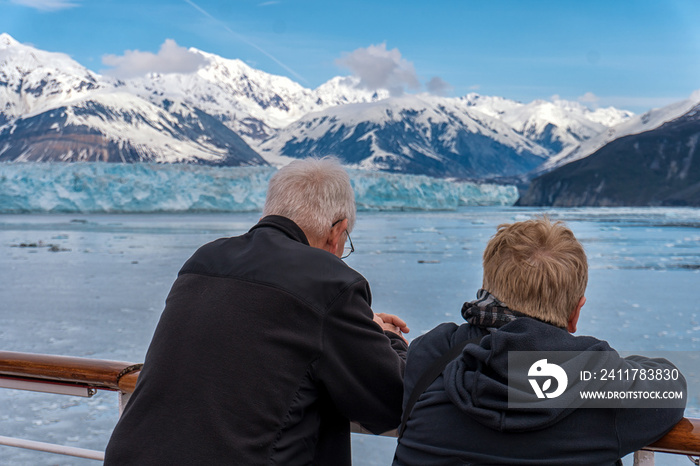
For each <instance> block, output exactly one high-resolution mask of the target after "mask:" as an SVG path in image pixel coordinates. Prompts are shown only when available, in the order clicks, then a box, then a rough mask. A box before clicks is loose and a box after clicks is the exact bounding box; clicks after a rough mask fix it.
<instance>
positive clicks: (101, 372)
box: [0, 351, 700, 456]
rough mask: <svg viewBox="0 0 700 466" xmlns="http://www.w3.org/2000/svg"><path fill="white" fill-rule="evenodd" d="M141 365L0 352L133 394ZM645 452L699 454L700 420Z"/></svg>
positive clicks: (46, 374)
mask: <svg viewBox="0 0 700 466" xmlns="http://www.w3.org/2000/svg"><path fill="white" fill-rule="evenodd" d="M139 367H140V365H136V364H133V363H129V362H120V361H107V360H103V359H88V358H76V357H71V356H54V355H47V354H33V353H17V352H13V351H0V377H5V378H17V379H23V380H32V381H42V382H47V383H70V384H78V385H84V386H88V387H91V388H98V389H103V390H118V391H120V392H122V393H132V392H133V391H134V387H135V386H136V381H137V379H138V375H139V370H138V369H139ZM644 450H649V451H656V452H662V453H676V454H683V455H695V456H697V455H700V419H696V418H683V419H682V420H681V421H680V422H679V423H678V424H676V426H675V427H674V428H673V429H672V430H671V431H670V432H669V433H668V434H666V435H665V436H664V437H663V438H661V439H660V440H658V441H656V442H654V443H652V444H651V445H648V446H647V447H645V448H644Z"/></svg>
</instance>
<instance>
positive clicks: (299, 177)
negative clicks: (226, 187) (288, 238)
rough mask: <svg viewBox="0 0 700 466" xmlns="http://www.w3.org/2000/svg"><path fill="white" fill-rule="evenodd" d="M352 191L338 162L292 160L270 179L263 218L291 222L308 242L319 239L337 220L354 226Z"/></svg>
mask: <svg viewBox="0 0 700 466" xmlns="http://www.w3.org/2000/svg"><path fill="white" fill-rule="evenodd" d="M355 209H356V207H355V192H354V191H353V189H352V185H351V184H350V177H349V176H348V173H347V172H346V171H345V169H344V168H343V167H342V165H341V164H340V162H339V161H338V159H336V158H334V157H324V158H322V159H316V158H308V159H303V160H295V161H293V162H292V163H290V164H289V165H286V166H284V167H282V168H281V169H280V170H279V171H278V172H277V173H275V174H274V175H273V176H272V178H271V179H270V184H269V185H268V187H267V197H266V199H265V207H264V208H263V215H281V216H283V217H287V218H288V219H290V220H293V221H294V222H295V223H296V224H297V225H299V227H300V228H301V229H302V230H303V231H304V233H305V234H306V235H307V236H308V237H310V238H311V239H321V238H323V237H324V236H325V235H326V234H328V232H329V231H330V229H331V225H333V223H334V222H337V221H338V220H343V219H346V218H347V219H348V228H347V229H348V232H351V231H352V228H353V226H354V225H355Z"/></svg>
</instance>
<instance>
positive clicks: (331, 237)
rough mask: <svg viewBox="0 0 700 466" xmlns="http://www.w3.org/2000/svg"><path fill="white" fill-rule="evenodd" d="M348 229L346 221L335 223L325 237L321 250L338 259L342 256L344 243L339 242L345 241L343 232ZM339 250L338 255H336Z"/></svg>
mask: <svg viewBox="0 0 700 466" xmlns="http://www.w3.org/2000/svg"><path fill="white" fill-rule="evenodd" d="M347 228H348V219H347V218H346V219H344V220H342V221H340V222H338V223H336V224H335V225H334V226H333V227H332V228H331V231H330V233H329V234H328V236H327V237H326V242H325V244H324V247H323V248H322V249H325V250H326V251H328V252H330V253H331V254H335V255H336V256H338V257H340V256H342V255H343V248H344V247H345V242H344V241H341V240H344V239H345V230H347ZM338 249H340V253H338Z"/></svg>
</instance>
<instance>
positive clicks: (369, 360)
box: [105, 216, 406, 466]
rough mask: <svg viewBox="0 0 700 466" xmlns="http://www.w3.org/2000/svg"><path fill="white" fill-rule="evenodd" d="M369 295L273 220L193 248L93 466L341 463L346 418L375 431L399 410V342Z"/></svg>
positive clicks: (358, 280)
mask: <svg viewBox="0 0 700 466" xmlns="http://www.w3.org/2000/svg"><path fill="white" fill-rule="evenodd" d="M329 227H330V225H329ZM370 301H371V297H370V290H369V286H368V284H367V281H366V280H365V279H364V278H363V277H362V276H361V275H360V274H359V273H357V272H356V271H354V270H353V269H351V268H350V267H348V266H347V265H346V264H345V263H344V262H343V261H341V260H340V259H338V258H337V257H336V256H334V255H333V254H330V253H328V252H326V251H323V250H321V249H317V248H313V247H310V246H309V244H308V240H307V238H306V237H305V235H304V233H303V231H302V230H301V229H300V228H299V227H298V226H297V225H296V224H295V223H293V222H292V221H290V220H288V219H286V218H283V217H279V216H269V217H266V218H264V219H262V220H261V221H260V223H258V224H257V225H256V226H255V227H253V228H252V229H251V230H250V231H249V232H248V233H247V234H245V235H242V236H239V237H234V238H224V239H219V240H217V241H214V242H212V243H209V244H207V245H205V246H203V247H202V248H200V249H199V250H198V251H197V252H196V253H195V254H194V255H193V256H192V257H191V258H190V259H189V260H188V261H187V262H186V263H185V265H184V266H183V268H182V270H181V271H180V273H179V275H178V278H177V280H176V281H175V283H174V285H173V287H172V290H171V291H170V294H169V296H168V298H167V300H166V307H165V310H164V311H163V315H162V316H161V319H160V322H159V323H158V327H157V329H156V331H155V334H154V336H153V340H152V342H151V345H150V347H149V349H148V352H147V355H146V360H145V363H144V367H143V370H142V372H141V374H140V376H139V381H138V384H137V386H136V390H135V392H134V393H133V395H132V397H131V400H130V401H129V403H128V404H127V406H126V410H125V412H124V413H123V416H122V417H121V419H120V420H119V423H118V424H117V426H116V428H115V430H114V433H113V434H112V438H111V439H110V442H109V445H108V447H107V451H106V461H105V464H106V465H107V466H110V465H111V466H115V465H119V466H121V465H127V464H138V465H152V464H163V465H166V464H167V465H172V464H206V465H215V464H240V465H252V464H280V465H294V464H328V465H331V464H332V465H343V464H349V463H350V435H349V420H353V421H357V422H359V423H360V424H362V425H363V426H364V427H366V428H368V429H370V430H372V431H374V432H376V433H379V432H382V431H386V430H389V429H392V428H395V427H396V426H397V425H398V423H399V421H400V415H401V397H402V393H403V380H402V379H403V370H404V365H405V363H404V360H405V351H406V345H405V343H404V342H403V341H402V340H401V339H400V338H399V337H398V336H396V335H393V334H390V333H385V332H382V330H381V328H380V327H379V326H378V325H377V324H376V323H375V322H373V320H372V310H371V309H370Z"/></svg>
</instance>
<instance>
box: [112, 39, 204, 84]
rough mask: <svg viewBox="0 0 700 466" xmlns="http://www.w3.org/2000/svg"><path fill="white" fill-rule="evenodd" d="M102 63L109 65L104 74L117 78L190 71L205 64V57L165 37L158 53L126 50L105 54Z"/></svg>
mask: <svg viewBox="0 0 700 466" xmlns="http://www.w3.org/2000/svg"><path fill="white" fill-rule="evenodd" d="M102 63H104V64H105V65H107V66H111V67H112V69H109V70H105V71H104V73H105V74H109V75H111V76H115V77H118V78H133V77H136V76H143V75H145V74H147V73H192V72H194V71H197V70H198V69H199V68H201V67H202V66H204V65H205V64H206V59H205V58H204V57H203V56H201V55H199V54H197V53H194V52H190V51H189V50H187V49H186V48H185V47H180V46H179V45H177V43H175V41H174V40H172V39H166V40H165V42H163V45H161V46H160V50H158V53H157V54H155V53H151V52H141V51H139V50H126V51H125V52H124V55H121V56H119V55H105V56H103V57H102Z"/></svg>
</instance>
